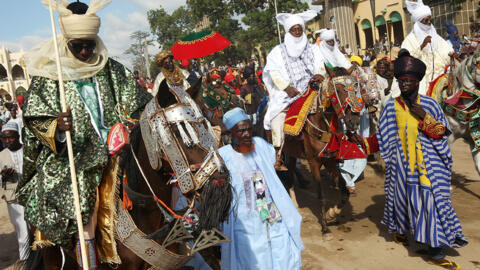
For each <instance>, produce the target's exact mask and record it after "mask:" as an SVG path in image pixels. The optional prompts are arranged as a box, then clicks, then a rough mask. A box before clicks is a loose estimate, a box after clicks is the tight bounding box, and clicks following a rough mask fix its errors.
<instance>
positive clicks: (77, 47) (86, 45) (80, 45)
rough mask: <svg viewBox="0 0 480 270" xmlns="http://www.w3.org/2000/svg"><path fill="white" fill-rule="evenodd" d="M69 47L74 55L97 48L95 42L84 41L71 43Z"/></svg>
mask: <svg viewBox="0 0 480 270" xmlns="http://www.w3.org/2000/svg"><path fill="white" fill-rule="evenodd" d="M70 47H71V48H72V50H73V52H74V53H80V52H82V50H83V49H85V50H86V51H89V52H91V51H93V50H95V48H96V47H97V43H96V42H95V40H85V41H71V42H70Z"/></svg>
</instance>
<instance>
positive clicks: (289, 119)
mask: <svg viewBox="0 0 480 270" xmlns="http://www.w3.org/2000/svg"><path fill="white" fill-rule="evenodd" d="M316 97H317V91H316V90H312V89H309V90H308V91H307V92H306V93H305V94H304V95H302V96H301V97H300V98H299V99H297V100H295V101H294V102H293V103H292V105H290V108H289V109H288V111H287V115H286V116H285V125H284V126H283V131H284V132H285V134H287V135H291V136H297V135H298V134H300V131H302V128H303V125H304V124H305V120H307V116H308V113H309V112H310V107H311V106H312V104H313V101H314V100H315V98H316Z"/></svg>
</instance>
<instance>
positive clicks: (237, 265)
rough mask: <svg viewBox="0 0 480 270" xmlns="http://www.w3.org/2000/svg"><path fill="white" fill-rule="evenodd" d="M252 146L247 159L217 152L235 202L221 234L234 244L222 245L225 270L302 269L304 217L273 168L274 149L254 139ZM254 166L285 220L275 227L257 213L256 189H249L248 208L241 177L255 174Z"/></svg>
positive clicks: (232, 152)
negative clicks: (228, 173) (253, 172)
mask: <svg viewBox="0 0 480 270" xmlns="http://www.w3.org/2000/svg"><path fill="white" fill-rule="evenodd" d="M253 143H254V145H255V151H254V152H252V153H249V154H246V155H244V154H241V153H238V152H236V151H235V150H234V149H233V148H232V146H231V145H226V146H223V147H222V148H220V149H219V150H218V152H219V154H220V156H221V157H222V158H223V160H224V161H225V164H226V166H227V168H228V170H229V172H230V175H231V178H232V186H233V189H234V198H235V200H234V202H232V207H231V212H230V216H229V220H228V222H225V223H223V224H222V232H223V233H224V234H225V235H226V236H227V237H229V238H230V239H231V240H232V241H231V242H228V243H222V269H229V270H235V269H238V270H244V269H249V270H254V269H272V270H277V269H286V270H287V269H288V270H290V269H300V268H301V251H302V250H303V249H304V247H303V243H302V239H301V237H300V228H301V223H302V217H301V216H300V213H299V212H298V210H297V209H296V208H295V206H294V205H293V202H292V200H291V199H290V197H289V195H288V193H287V192H286V190H285V188H284V187H283V185H282V183H281V181H280V179H278V176H277V174H276V172H275V169H274V168H273V166H274V164H275V160H276V159H275V149H274V148H273V146H272V145H270V144H268V143H267V142H266V141H265V140H264V139H262V138H259V137H254V138H253ZM252 165H256V167H258V169H260V171H261V172H262V173H263V175H264V180H265V183H266V185H267V188H268V191H267V193H268V194H269V195H268V196H269V198H270V199H271V200H272V201H273V202H274V203H275V205H276V206H277V208H278V210H279V212H280V215H281V217H282V219H281V221H278V222H276V223H273V224H272V225H267V224H268V222H262V221H261V219H260V216H259V214H258V212H257V211H256V206H255V205H254V204H255V198H254V195H255V194H254V192H253V190H254V189H253V185H251V186H250V187H247V188H248V189H249V190H250V191H251V194H249V196H251V197H250V199H249V201H250V202H251V204H252V205H250V206H247V197H246V196H247V195H248V194H245V184H244V179H243V177H242V175H244V174H245V173H247V172H249V171H251V170H254V169H252ZM246 183H249V184H251V181H247V182H246Z"/></svg>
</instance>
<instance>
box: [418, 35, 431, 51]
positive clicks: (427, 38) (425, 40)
mask: <svg viewBox="0 0 480 270" xmlns="http://www.w3.org/2000/svg"><path fill="white" fill-rule="evenodd" d="M431 42H432V36H426V37H425V39H424V40H423V43H422V45H420V49H422V50H423V48H425V46H427V44H428V43H431Z"/></svg>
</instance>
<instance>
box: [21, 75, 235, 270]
mask: <svg viewBox="0 0 480 270" xmlns="http://www.w3.org/2000/svg"><path fill="white" fill-rule="evenodd" d="M200 89H201V80H200V82H199V83H197V84H195V85H194V86H192V87H191V88H190V89H188V90H187V93H189V94H190V95H192V96H194V97H196V96H197V95H198V94H199V93H200ZM224 90H225V89H224ZM156 103H157V104H158V106H160V107H161V108H167V107H169V106H172V105H175V104H176V103H177V100H176V99H175V96H174V95H173V94H172V92H171V91H170V89H169V87H168V85H167V84H166V82H165V81H164V82H163V83H162V84H161V86H160V88H159V92H158V94H157V96H156ZM172 131H173V133H174V136H175V137H177V138H180V136H181V135H180V134H179V130H178V129H176V128H172ZM178 141H179V142H180V145H181V148H182V149H183V152H184V153H185V155H186V158H187V160H188V163H189V164H201V163H202V162H203V161H204V159H205V156H206V153H205V150H204V149H201V148H200V147H199V146H196V145H194V146H192V145H190V146H187V145H186V144H185V143H184V142H182V140H178ZM167 158H168V157H167ZM121 160H122V162H121V165H120V166H121V168H123V169H125V171H126V177H127V179H128V186H127V185H125V186H121V187H120V190H121V191H122V192H121V194H120V198H122V197H123V196H124V195H128V197H129V199H130V200H131V201H132V204H133V207H132V209H131V210H130V211H128V213H129V214H130V216H131V219H132V220H133V221H134V223H135V225H136V227H137V228H138V230H140V231H141V232H143V233H144V234H145V235H147V236H146V238H148V239H151V241H155V242H157V243H158V244H160V245H161V244H162V243H163V241H164V239H165V237H166V236H167V234H168V233H169V232H170V230H171V228H172V227H173V226H174V222H175V220H173V221H167V219H166V215H168V212H166V211H165V208H164V207H162V206H160V205H159V202H158V201H157V200H156V199H155V198H154V196H153V195H152V193H154V194H155V195H156V197H157V198H159V199H160V200H161V201H162V202H164V203H165V204H166V205H167V206H168V207H169V208H172V209H173V207H172V201H173V200H172V197H175V194H174V193H173V192H174V190H173V189H172V185H170V184H169V180H171V179H172V174H173V170H172V167H171V164H170V163H169V162H168V159H164V160H163V162H162V166H161V168H160V169H157V170H155V169H153V168H152V166H151V165H150V164H151V163H150V161H149V157H148V151H147V148H146V145H145V142H144V140H143V138H142V132H141V127H140V126H136V127H135V128H134V129H133V130H132V132H131V134H130V144H129V145H127V146H126V147H124V149H123V150H122V153H121ZM121 171H123V170H121ZM119 177H121V176H119ZM228 179H229V176H228V174H227V173H226V172H224V171H220V170H217V171H216V172H215V173H214V174H213V175H212V176H211V177H210V179H209V180H207V181H208V182H207V183H206V184H205V185H204V186H203V188H202V189H200V190H196V191H192V192H190V193H188V194H184V195H185V197H186V198H187V201H188V202H189V203H190V202H191V204H190V205H194V203H193V201H196V202H197V203H198V204H199V205H200V207H199V208H198V209H197V211H198V212H199V219H200V221H199V223H198V226H197V227H195V228H196V229H194V231H193V232H192V235H193V237H195V238H197V237H198V235H199V234H200V233H201V232H203V231H204V230H210V229H212V228H215V227H217V226H218V225H219V224H220V223H221V222H222V221H225V219H226V217H227V216H228V212H229V209H230V204H231V200H232V192H231V187H230V185H229V181H228ZM214 183H219V184H214ZM124 184H125V183H122V185H124ZM123 192H126V193H127V194H123ZM186 211H187V209H182V210H178V211H175V213H176V214H177V215H179V216H182V215H183V214H184V213H185V212H186ZM116 242H117V252H118V255H119V257H120V259H121V261H122V263H121V264H120V265H110V264H102V265H100V269H128V270H131V269H133V270H137V269H138V270H140V269H149V268H150V264H148V263H147V262H145V261H144V260H143V259H142V258H140V257H139V256H137V254H135V253H134V252H133V251H132V250H130V249H129V248H127V247H126V246H125V245H123V244H122V243H121V242H120V241H119V240H118V239H117V241H116ZM184 247H185V243H184V242H181V243H174V244H171V245H169V246H167V249H168V250H169V251H170V252H174V253H176V254H180V255H186V250H185V248H184ZM200 253H201V254H202V256H203V257H204V259H205V261H206V262H207V263H208V264H209V265H210V266H211V267H212V269H219V252H218V248H216V247H209V248H206V249H203V250H201V251H200ZM62 258H63V259H62ZM167 259H168V258H167ZM179 267H181V265H177V267H175V268H179ZM62 268H63V269H80V267H79V266H78V265H77V263H76V259H75V255H74V252H73V251H72V250H68V249H66V248H60V247H58V246H53V247H47V248H43V249H41V250H40V251H36V252H32V253H31V256H30V258H29V260H28V262H27V269H62Z"/></svg>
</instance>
